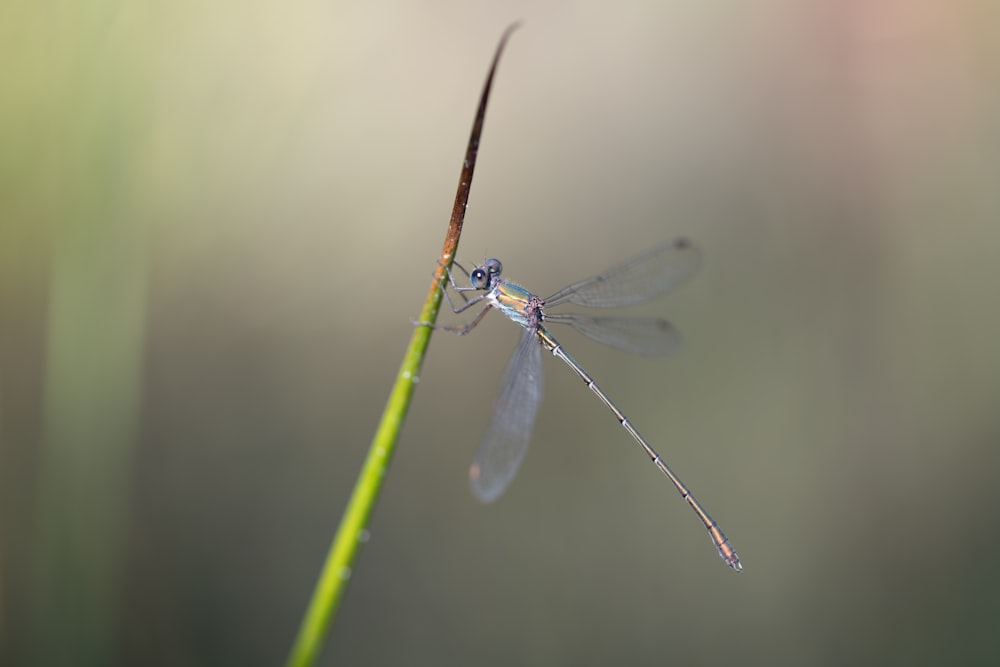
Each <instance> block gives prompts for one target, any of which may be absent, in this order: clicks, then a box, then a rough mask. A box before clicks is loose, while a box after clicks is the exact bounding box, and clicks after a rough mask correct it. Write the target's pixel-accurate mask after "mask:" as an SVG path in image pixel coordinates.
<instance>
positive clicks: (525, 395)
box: [469, 328, 542, 503]
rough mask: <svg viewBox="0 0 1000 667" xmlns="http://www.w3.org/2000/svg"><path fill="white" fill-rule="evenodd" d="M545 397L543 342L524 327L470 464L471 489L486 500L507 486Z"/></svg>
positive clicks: (525, 450) (491, 500) (494, 497)
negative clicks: (543, 396)
mask: <svg viewBox="0 0 1000 667" xmlns="http://www.w3.org/2000/svg"><path fill="white" fill-rule="evenodd" d="M541 398H542V346H541V345H540V344H539V342H538V337H537V335H536V333H535V330H534V329H532V328H525V329H524V332H523V333H522V334H521V341H520V342H519V343H518V345H517V349H516V350H515V351H514V355H513V356H512V357H511V358H510V361H509V362H508V364H507V372H506V373H505V374H504V379H503V384H502V385H501V389H500V396H499V397H498V398H497V402H496V407H495V408H494V410H493V419H492V420H491V421H490V425H489V426H488V427H487V429H486V435H485V436H483V441H482V444H480V445H479V452H478V453H477V454H476V459H475V461H474V462H473V463H472V465H471V466H470V467H469V482H470V483H471V485H472V492H473V493H474V494H475V495H476V497H477V498H479V500H481V501H483V502H484V503H489V502H493V501H494V500H496V499H497V498H499V497H500V496H501V495H503V492H504V491H506V490H507V486H508V485H509V484H510V483H511V481H512V480H513V479H514V476H515V475H516V474H517V469H518V468H519V467H520V466H521V461H522V460H523V459H524V454H525V452H527V450H528V443H530V442H531V433H532V431H533V430H534V427H535V416H536V415H537V414H538V404H539V402H540V401H541Z"/></svg>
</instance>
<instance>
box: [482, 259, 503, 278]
mask: <svg viewBox="0 0 1000 667" xmlns="http://www.w3.org/2000/svg"><path fill="white" fill-rule="evenodd" d="M483 268H484V269H486V270H487V271H489V272H490V274H491V275H494V276H499V275H500V272H501V271H503V264H501V263H500V260H499V259H492V258H491V259H488V260H486V262H485V263H484V264H483Z"/></svg>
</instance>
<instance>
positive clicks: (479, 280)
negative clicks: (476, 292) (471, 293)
mask: <svg viewBox="0 0 1000 667" xmlns="http://www.w3.org/2000/svg"><path fill="white" fill-rule="evenodd" d="M470 280H471V281H472V286H473V287H475V288H476V289H486V286H487V285H489V284H490V276H489V274H488V273H486V269H484V268H483V267H479V268H477V269H475V270H474V271H473V272H472V275H471V276H470Z"/></svg>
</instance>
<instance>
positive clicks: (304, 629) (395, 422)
mask: <svg viewBox="0 0 1000 667" xmlns="http://www.w3.org/2000/svg"><path fill="white" fill-rule="evenodd" d="M517 25H518V24H516V23H515V24H513V25H511V26H510V27H508V28H507V30H506V31H504V34H503V36H502V37H501V38H500V43H499V45H498V46H497V49H496V53H495V54H494V56H493V63H492V65H491V66H490V71H489V75H488V76H487V77H486V84H485V85H484V86H483V92H482V94H481V95H480V98H479V107H478V108H477V109H476V118H475V121H474V123H473V125H472V132H471V134H470V136H469V144H468V146H467V148H466V151H465V160H464V162H463V163H462V171H461V175H460V177H459V180H458V192H457V193H456V195H455V204H454V206H453V207H452V211H451V221H450V223H449V225H448V232H447V234H446V236H445V241H444V247H443V248H442V250H441V257H440V259H439V261H438V267H437V270H436V271H435V273H434V281H433V282H432V283H431V286H430V289H429V290H428V293H427V299H426V301H425V302H424V307H423V309H422V310H421V312H420V321H421V322H435V321H436V320H437V315H438V311H439V309H440V307H441V289H440V285H441V284H442V281H443V280H444V279H445V269H446V267H450V266H451V262H452V260H453V259H454V257H455V251H456V250H457V249H458V240H459V237H460V236H461V234H462V224H463V222H464V220H465V208H466V205H467V204H468V201H469V190H470V188H471V187H472V174H473V171H474V170H475V167H476V154H477V153H478V151H479V139H480V136H481V135H482V131H483V121H484V119H485V117H486V103H487V101H488V100H489V95H490V88H491V87H492V85H493V74H494V73H495V71H496V67H497V63H498V62H499V60H500V54H501V53H502V52H503V48H504V45H505V44H506V43H507V38H508V37H510V34H511V32H512V31H513V30H514V29H515V28H516V27H517ZM431 331H432V329H431V327H429V326H418V327H414V329H413V336H412V337H411V339H410V345H409V347H408V348H407V351H406V356H405V357H404V358H403V363H402V365H401V366H400V368H399V374H398V375H397V376H396V383H395V385H394V386H393V388H392V393H391V394H390V395H389V400H388V402H387V403H386V406H385V411H384V412H383V413H382V420H381V421H380V423H379V426H378V429H377V430H376V432H375V437H374V439H373V440H372V443H371V446H370V447H369V449H368V455H367V457H366V458H365V462H364V465H363V466H362V468H361V473H360V475H359V476H358V480H357V482H356V483H355V485H354V491H353V492H352V493H351V498H350V500H349V501H348V503H347V508H346V509H345V510H344V515H343V517H342V518H341V522H340V527H339V528H338V529H337V534H336V535H335V536H334V539H333V543H332V545H331V546H330V551H329V553H328V554H327V558H326V562H325V563H324V565H323V570H322V572H321V573H320V576H319V581H317V583H316V587H315V589H314V590H313V595H312V599H311V600H310V602H309V607H308V609H307V610H306V615H305V618H304V619H303V620H302V625H301V626H300V627H299V634H298V637H297V638H296V640H295V644H294V645H293V647H292V652H291V654H290V655H289V658H288V663H287V664H288V667H305V666H306V665H312V664H314V663H315V662H316V659H317V658H318V657H319V653H320V650H321V649H322V646H323V638H324V637H325V635H326V632H327V629H328V628H329V626H330V625H331V623H332V622H333V619H334V616H335V615H336V612H337V609H338V607H339V603H340V600H341V597H342V596H343V593H344V587H345V586H346V585H347V581H348V580H349V579H350V577H351V572H352V570H353V567H354V560H355V558H356V557H357V554H358V547H359V546H360V544H361V542H362V541H364V539H365V536H366V535H367V525H368V520H369V518H370V516H371V512H372V509H373V507H374V505H375V500H376V499H377V498H378V494H379V491H380V489H381V487H382V480H383V479H384V478H385V473H386V468H387V467H388V465H389V462H390V461H391V459H392V454H393V451H394V450H395V447H396V441H397V439H398V438H399V431H400V429H401V428H402V425H403V419H404V418H405V417H406V412H407V409H408V408H409V405H410V400H411V398H412V396H413V390H414V389H415V387H416V383H417V379H418V378H419V376H420V368H421V366H422V365H423V361H424V356H425V354H426V352H427V345H428V343H429V342H430V337H431Z"/></svg>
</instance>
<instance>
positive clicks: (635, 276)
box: [545, 239, 701, 308]
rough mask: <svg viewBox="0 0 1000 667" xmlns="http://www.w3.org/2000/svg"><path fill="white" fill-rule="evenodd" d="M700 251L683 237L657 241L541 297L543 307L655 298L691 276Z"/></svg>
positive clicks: (612, 305) (605, 304) (609, 304)
mask: <svg viewBox="0 0 1000 667" xmlns="http://www.w3.org/2000/svg"><path fill="white" fill-rule="evenodd" d="M700 266H701V253H700V252H699V251H698V249H697V248H695V247H694V246H693V245H692V244H691V242H690V241H688V240H687V239H674V240H673V241H667V242H666V243H661V244H660V245H658V246H655V247H653V248H651V249H649V250H647V251H646V252H644V253H642V254H641V255H639V256H637V257H633V258H632V259H630V260H628V261H626V262H623V263H621V264H619V265H618V266H616V267H614V268H613V269H610V270H608V271H605V272H604V273H602V274H600V275H598V276H594V277H592V278H587V279H586V280H581V281H580V282H578V283H573V284H572V285H570V286H569V287H564V288H563V289H561V290H559V291H558V292H556V293H555V294H553V295H552V296H550V297H548V298H547V299H545V305H546V307H552V306H557V305H559V304H560V303H565V302H567V301H569V302H570V303H575V304H578V305H581V306H593V307H596V308H616V307H619V306H630V305H632V304H636V303H642V302H643V301H649V300H650V299H655V298H656V297H658V296H661V295H663V294H666V293H667V292H669V291H670V290H672V289H673V288H674V287H677V286H678V285H679V284H681V283H682V282H684V281H685V280H687V279H688V278H690V277H691V276H692V275H694V274H695V273H696V272H697V271H698V268H699V267H700Z"/></svg>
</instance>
